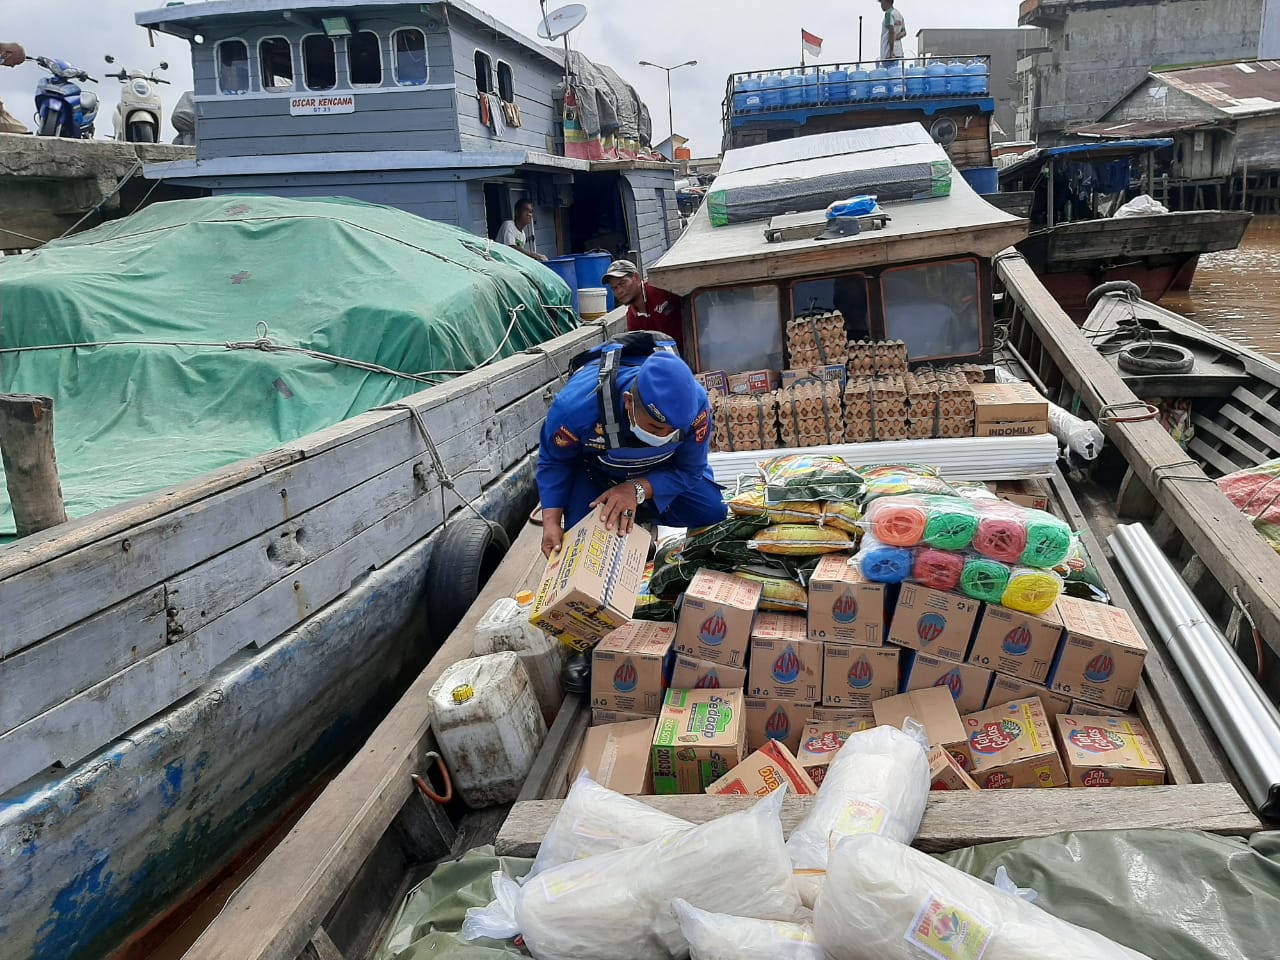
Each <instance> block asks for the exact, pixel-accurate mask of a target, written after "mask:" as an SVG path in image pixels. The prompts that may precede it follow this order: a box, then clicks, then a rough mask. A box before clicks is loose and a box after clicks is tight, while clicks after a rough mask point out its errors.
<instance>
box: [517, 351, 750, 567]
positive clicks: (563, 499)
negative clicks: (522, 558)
mask: <svg viewBox="0 0 1280 960" xmlns="http://www.w3.org/2000/svg"><path fill="white" fill-rule="evenodd" d="M578 361H582V364H581V366H580V367H579V368H578V370H577V372H576V373H574V374H573V375H572V376H571V377H570V378H569V382H568V383H567V384H565V386H564V389H563V390H561V391H560V393H559V395H558V396H557V397H556V398H555V400H554V401H553V402H552V404H551V409H550V411H548V413H547V420H546V422H545V423H544V424H543V426H542V441H541V446H540V448H539V451H538V494H539V496H540V497H541V498H542V552H543V554H544V555H545V556H550V555H551V554H552V553H554V552H555V551H556V550H558V549H559V548H560V544H561V543H562V542H563V540H564V531H565V530H567V529H569V528H570V527H572V526H573V525H574V524H576V523H577V522H578V521H579V520H581V519H582V518H583V517H585V516H586V515H587V514H588V513H590V512H591V510H592V509H593V508H594V507H595V506H596V505H597V504H603V505H604V511H603V519H604V522H605V524H606V526H608V527H609V529H612V530H617V531H618V533H619V535H625V534H627V533H630V532H631V528H632V527H633V526H634V524H635V523H636V521H637V520H639V521H640V522H652V521H654V520H656V521H657V522H659V523H662V524H664V525H666V526H671V527H705V526H710V525H711V524H713V523H719V522H720V521H721V520H723V519H724V518H725V516H726V510H725V505H724V501H723V499H722V497H721V493H720V487H719V486H718V485H717V484H716V482H715V479H714V477H713V476H712V473H711V467H710V466H709V465H708V463H707V453H708V451H709V450H710V443H711V406H710V403H709V402H708V400H707V391H706V390H704V389H702V386H701V384H699V383H698V382H697V381H696V380H694V379H693V373H692V372H691V371H690V370H689V366H688V364H686V363H685V362H684V361H683V360H681V359H680V358H679V357H678V356H676V353H675V344H673V343H672V342H671V341H670V340H669V339H667V338H666V337H663V336H661V335H659V334H656V333H651V332H649V331H641V332H638V333H630V334H622V335H620V336H619V337H618V338H616V339H615V340H613V341H611V342H609V343H606V344H604V345H603V346H601V347H596V348H594V349H592V350H590V351H588V352H587V353H586V354H584V355H582V356H581V357H579V358H575V362H578Z"/></svg>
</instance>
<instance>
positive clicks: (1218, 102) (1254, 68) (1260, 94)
mask: <svg viewBox="0 0 1280 960" xmlns="http://www.w3.org/2000/svg"><path fill="white" fill-rule="evenodd" d="M1152 76H1153V77H1154V78H1155V79H1156V80H1159V81H1160V82H1162V83H1165V84H1168V85H1169V86H1171V87H1173V88H1175V89H1177V90H1180V91H1182V92H1183V93H1185V94H1187V95H1188V96H1191V97H1195V98H1196V99H1197V100H1200V101H1203V102H1204V103H1207V104H1209V106H1211V107H1215V108H1217V109H1218V110H1221V111H1222V112H1223V113H1225V114H1227V115H1228V116H1232V117H1242V116H1251V115H1254V114H1260V113H1271V112H1273V111H1280V61H1277V60H1242V61H1239V62H1236V63H1225V64H1216V65H1214V66H1207V67H1188V68H1186V69H1182V70H1163V71H1159V72H1157V73H1154V74H1153V75H1152Z"/></svg>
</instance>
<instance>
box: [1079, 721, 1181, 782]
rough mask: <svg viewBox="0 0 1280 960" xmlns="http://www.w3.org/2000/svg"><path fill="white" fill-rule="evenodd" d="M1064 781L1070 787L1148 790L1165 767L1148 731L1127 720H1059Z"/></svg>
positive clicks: (1162, 777)
mask: <svg viewBox="0 0 1280 960" xmlns="http://www.w3.org/2000/svg"><path fill="white" fill-rule="evenodd" d="M1058 735H1059V736H1060V737H1061V739H1062V755H1063V757H1064V758H1066V761H1067V780H1068V782H1069V784H1070V785H1071V786H1073V787H1150V786H1154V785H1156V784H1161V783H1164V764H1163V763H1161V762H1160V755H1159V754H1158V753H1157V752H1156V749H1155V745H1154V744H1153V743H1152V742H1151V737H1150V736H1148V734H1147V728H1146V727H1144V726H1143V725H1142V724H1141V723H1140V722H1139V721H1138V720H1135V719H1132V718H1129V717H1098V716H1085V717H1071V716H1064V717H1059V718H1058Z"/></svg>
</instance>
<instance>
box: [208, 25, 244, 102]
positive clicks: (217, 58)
mask: <svg viewBox="0 0 1280 960" xmlns="http://www.w3.org/2000/svg"><path fill="white" fill-rule="evenodd" d="M228 43H238V44H240V46H242V47H244V71H245V86H244V89H243V90H238V91H237V90H225V89H223V86H222V68H223V64H222V48H223V47H224V46H226V45H227V44H228ZM213 69H214V80H215V83H216V84H217V88H218V93H219V94H220V95H221V96H224V97H243V96H244V95H245V94H246V93H252V92H253V58H252V57H251V56H250V54H249V41H248V40H246V39H245V38H244V37H226V38H225V39H223V40H219V41H218V42H217V43H216V44H214V46H213Z"/></svg>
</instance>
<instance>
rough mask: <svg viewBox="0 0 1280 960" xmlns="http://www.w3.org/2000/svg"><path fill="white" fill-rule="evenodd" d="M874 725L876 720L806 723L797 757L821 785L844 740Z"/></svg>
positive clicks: (805, 769) (811, 777) (806, 771)
mask: <svg viewBox="0 0 1280 960" xmlns="http://www.w3.org/2000/svg"><path fill="white" fill-rule="evenodd" d="M874 725H875V721H874V720H848V721H844V722H840V721H831V720H827V721H822V722H818V723H809V724H806V725H805V728H804V734H803V735H802V736H801V737H800V752H799V753H798V754H796V759H797V760H799V761H800V766H801V767H802V768H803V769H804V772H805V773H807V774H808V775H809V777H810V779H812V780H813V782H814V783H815V784H818V785H819V786H821V784H822V781H823V778H825V777H826V775H827V767H829V766H831V761H832V760H834V759H835V756H836V753H837V752H838V751H839V750H840V748H841V747H843V746H844V742H845V741H846V740H848V739H849V738H850V737H851V736H853V735H854V734H855V733H860V732H861V731H863V730H869V729H871V727H872V726H874Z"/></svg>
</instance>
